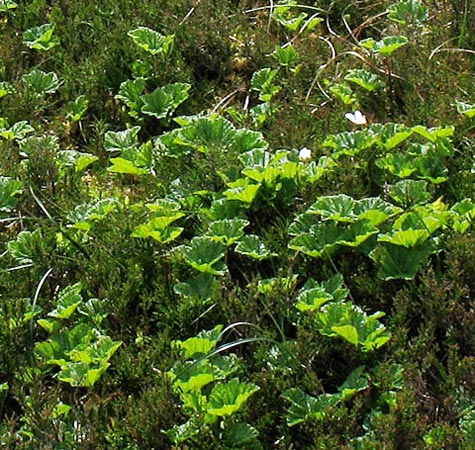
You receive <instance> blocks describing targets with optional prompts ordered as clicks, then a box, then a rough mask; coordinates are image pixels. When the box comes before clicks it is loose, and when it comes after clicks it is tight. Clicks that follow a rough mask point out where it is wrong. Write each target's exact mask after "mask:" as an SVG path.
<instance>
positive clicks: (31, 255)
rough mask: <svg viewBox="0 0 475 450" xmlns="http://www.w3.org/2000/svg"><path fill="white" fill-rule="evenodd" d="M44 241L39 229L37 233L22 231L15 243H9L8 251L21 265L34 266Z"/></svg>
mask: <svg viewBox="0 0 475 450" xmlns="http://www.w3.org/2000/svg"><path fill="white" fill-rule="evenodd" d="M42 240H43V236H42V235H41V231H40V229H39V228H37V229H36V230H35V231H26V230H24V231H20V233H18V235H17V237H16V239H15V240H14V241H10V242H8V244H7V247H8V251H9V253H10V255H11V256H12V258H14V259H15V260H16V261H17V262H18V263H19V264H33V262H34V260H35V259H36V257H37V255H38V253H39V251H40V250H41V242H42Z"/></svg>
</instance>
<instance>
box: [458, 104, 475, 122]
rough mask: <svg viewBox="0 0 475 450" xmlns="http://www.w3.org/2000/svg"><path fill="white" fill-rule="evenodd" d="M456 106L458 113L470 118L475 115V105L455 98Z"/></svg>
mask: <svg viewBox="0 0 475 450" xmlns="http://www.w3.org/2000/svg"><path fill="white" fill-rule="evenodd" d="M455 106H456V107H457V112H458V113H460V114H463V115H465V116H467V117H468V118H469V119H471V118H472V117H475V105H471V104H469V103H465V102H460V101H458V100H455Z"/></svg>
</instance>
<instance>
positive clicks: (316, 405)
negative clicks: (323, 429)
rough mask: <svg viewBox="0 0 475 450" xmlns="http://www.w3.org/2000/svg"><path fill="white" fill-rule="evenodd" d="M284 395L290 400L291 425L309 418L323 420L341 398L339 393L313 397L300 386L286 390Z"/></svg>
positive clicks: (289, 418)
mask: <svg viewBox="0 0 475 450" xmlns="http://www.w3.org/2000/svg"><path fill="white" fill-rule="evenodd" d="M282 397H283V398H284V399H285V400H287V401H289V402H290V407H289V410H288V412H287V425H288V426H289V427H293V426H295V425H297V424H299V423H301V422H305V421H307V420H309V419H314V420H322V419H323V418H325V416H326V415H327V414H328V413H329V411H330V409H331V408H332V407H334V406H336V405H337V404H338V402H339V400H340V399H339V396H338V395H330V394H322V395H319V396H318V397H312V396H310V395H308V394H306V393H305V392H303V391H302V390H301V389H298V388H291V389H288V390H286V391H285V392H284V393H283V394H282Z"/></svg>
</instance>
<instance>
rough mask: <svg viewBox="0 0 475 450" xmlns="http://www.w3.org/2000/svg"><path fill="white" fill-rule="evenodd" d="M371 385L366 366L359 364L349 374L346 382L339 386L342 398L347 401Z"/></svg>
mask: <svg viewBox="0 0 475 450" xmlns="http://www.w3.org/2000/svg"><path fill="white" fill-rule="evenodd" d="M369 387H370V384H369V380H368V374H367V373H365V366H359V367H357V368H356V369H355V370H353V372H351V373H350V375H348V378H347V379H346V380H345V382H344V383H343V384H342V385H341V386H340V387H339V388H338V390H339V391H340V393H341V400H342V401H344V402H346V401H347V400H351V399H352V398H353V397H354V395H355V394H357V393H358V392H362V391H365V390H366V389H368V388H369Z"/></svg>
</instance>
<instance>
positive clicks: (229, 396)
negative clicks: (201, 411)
mask: <svg viewBox="0 0 475 450" xmlns="http://www.w3.org/2000/svg"><path fill="white" fill-rule="evenodd" d="M258 390H259V387H258V386H256V385H255V384H250V383H241V382H240V381H239V379H238V378H234V379H232V380H231V381H228V382H226V383H218V384H217V385H216V386H215V387H214V388H213V390H212V391H211V393H210V395H209V399H208V405H207V410H206V413H207V414H210V415H212V416H219V417H225V416H230V415H232V414H234V413H235V412H236V411H238V410H239V409H240V408H241V407H242V405H243V404H244V403H245V402H246V400H247V399H248V398H249V397H250V396H251V395H252V394H254V393H255V392H257V391H258Z"/></svg>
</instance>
